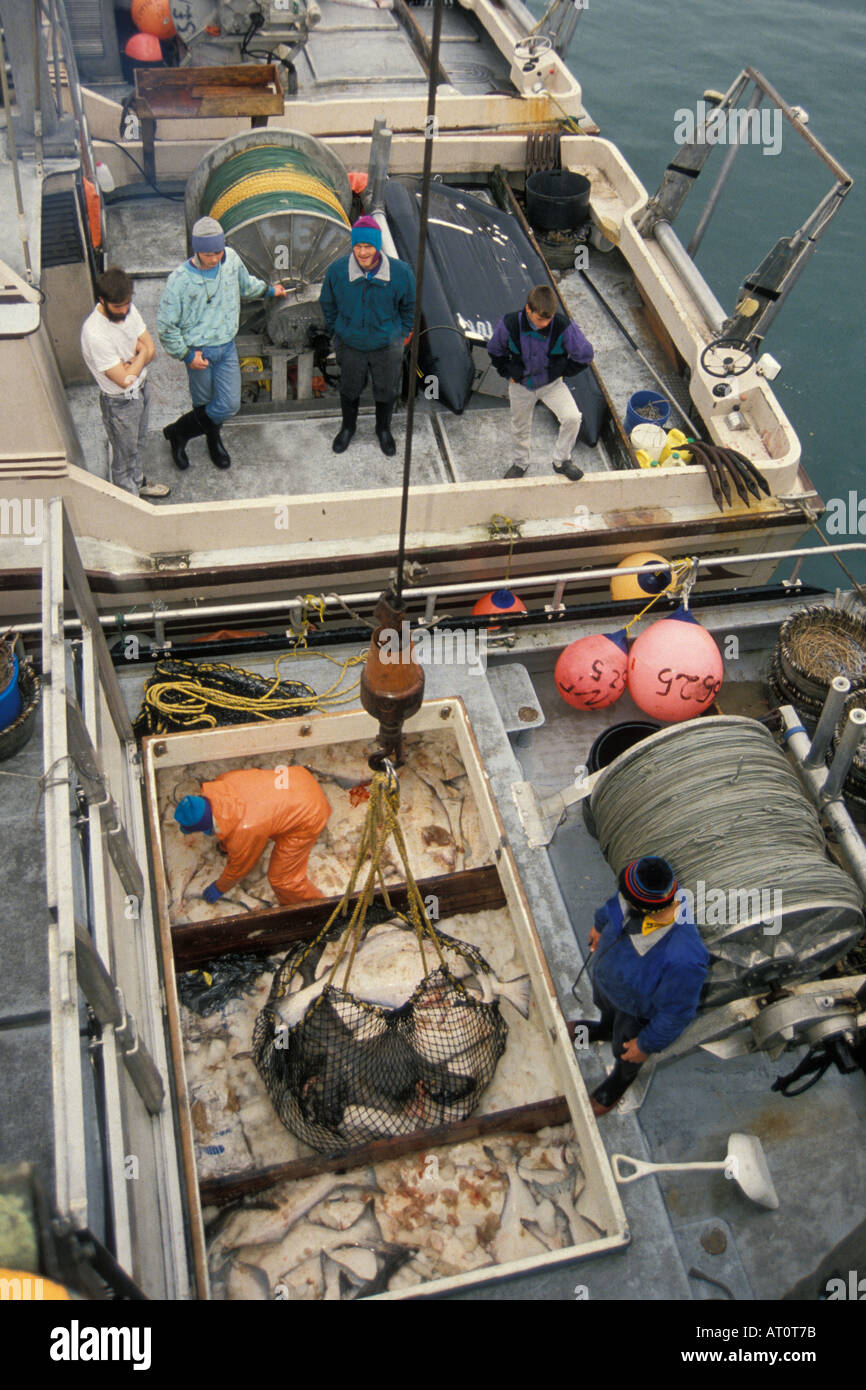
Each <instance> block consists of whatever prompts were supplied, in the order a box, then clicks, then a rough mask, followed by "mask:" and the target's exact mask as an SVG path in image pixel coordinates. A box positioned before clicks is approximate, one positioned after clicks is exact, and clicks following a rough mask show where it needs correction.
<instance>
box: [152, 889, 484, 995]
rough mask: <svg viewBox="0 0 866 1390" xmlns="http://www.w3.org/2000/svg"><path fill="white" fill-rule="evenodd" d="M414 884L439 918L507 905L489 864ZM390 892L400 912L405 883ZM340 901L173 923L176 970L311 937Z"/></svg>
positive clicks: (377, 897) (377, 898) (378, 897)
mask: <svg viewBox="0 0 866 1390" xmlns="http://www.w3.org/2000/svg"><path fill="white" fill-rule="evenodd" d="M417 882H418V888H419V891H420V893H421V896H422V898H425V899H426V898H428V897H430V896H431V895H432V896H433V897H436V898H438V899H439V913H438V915H439V917H440V918H444V917H451V916H453V915H454V914H455V913H457V912H482V911H484V910H485V909H486V908H497V907H504V906H505V894H504V892H503V890H502V884H501V883H500V881H499V873H498V871H497V869H496V867H495V866H494V865H492V864H485V865H483V866H482V867H481V868H478V869H463V870H461V872H460V873H456V874H443V875H441V876H439V877H436V878H422V879H418V881H417ZM359 896H360V895H359V894H358V893H355V894H353V896H352V898H351V899H350V907H354V905H355V903H356V902H357V900H358V897H359ZM388 896H389V898H390V899H391V902H392V904H393V905H394V907H395V908H397V909H398V910H399V911H401V912H403V911H405V910H406V903H407V890H406V887H405V885H400V884H398V885H395V886H394V887H390V886H389V888H388ZM339 901H340V899H339V898H321V899H318V900H316V901H315V902H305V903H301V904H299V905H298V906H297V907H271V908H265V909H264V910H263V911H262V912H246V913H244V914H243V915H239V916H237V917H222V918H220V919H218V920H216V921H213V922H194V923H191V924H190V925H188V926H181V927H172V930H171V940H172V948H173V951H174V965H175V969H176V970H194V969H195V967H196V966H198V965H201V964H202V962H204V961H209V960H215V959H216V958H217V957H218V956H222V955H230V954H232V953H234V952H237V951H256V952H262V953H263V954H270V953H271V952H273V951H278V950H281V949H283V948H284V947H287V946H290V945H291V944H292V942H294V941H310V940H312V938H313V937H314V936H315V935H316V933H317V932H320V931H321V930H322V927H323V926H324V925H325V923H326V922H327V920H328V918H329V917H330V915H331V913H332V912H333V911H334V908H335V907H336V906H337V903H338V902H339ZM374 901H375V902H377V903H381V902H382V894H381V892H380V891H377V892H376V894H375V897H374Z"/></svg>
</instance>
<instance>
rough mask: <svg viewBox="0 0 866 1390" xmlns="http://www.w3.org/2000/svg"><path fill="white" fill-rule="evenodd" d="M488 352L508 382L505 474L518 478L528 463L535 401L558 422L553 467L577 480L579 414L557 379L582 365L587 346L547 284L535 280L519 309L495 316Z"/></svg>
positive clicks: (586, 357)
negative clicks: (510, 451) (574, 454)
mask: <svg viewBox="0 0 866 1390" xmlns="http://www.w3.org/2000/svg"><path fill="white" fill-rule="evenodd" d="M487 351H488V352H489V353H490V357H491V360H492V362H493V365H494V367H495V368H496V370H497V371H498V373H499V375H500V376H502V377H505V378H506V380H507V381H508V399H509V402H510V404H511V432H512V436H513V439H514V462H513V463H512V465H511V467H510V468H509V470H508V472H507V473H506V474H505V477H506V478H522V477H523V475H524V473H525V472H526V470H527V468H528V467H529V448H530V441H531V438H532V412H533V410H534V409H535V402H536V401H544V404H545V405H546V406H547V407H548V408H549V409H550V410H552V411H553V413H554V415H555V416H556V418H557V420H558V421H559V434H558V435H557V438H556V445H555V454H554V458H553V471H554V472H555V473H562V474H564V476H565V477H566V478H570V479H571V480H572V482H575V483H577V482H579V481H580V479H581V478H582V477H583V471H582V469H580V468H578V467H577V464H575V463H572V461H571V451H572V449H573V448H574V442H575V440H576V439H577V435H578V431H579V429H580V421H581V414H580V411H579V410H578V408H577V406H576V404H575V401H574V397H573V396H572V394H571V392H570V391H569V389H568V387H567V386H566V384H565V382H564V381H563V379H562V378H563V377H566V376H577V374H578V373H579V372H583V371H585V370H586V368H587V367H588V366H589V364H590V362H591V361H592V355H593V354H592V346H591V344H590V343H589V342H587V340H586V338H585V337H584V336H583V334H582V333H581V331H580V329H579V328H578V326H577V324H576V323H572V322H571V320H570V319H567V318H566V317H565V315H564V314H560V313H557V299H556V295H555V294H554V292H553V290H552V289H551V287H550V286H549V285H536V286H535V289H534V290H532V291H530V294H529V298H528V299H527V301H526V307H525V308H524V309H523V310H521V311H520V312H519V313H516V314H506V315H505V317H504V318H501V319H500V320H499V322H498V324H497V325H496V328H495V329H494V331H493V337H492V338H491V339H490V342H489V343H488V344H487Z"/></svg>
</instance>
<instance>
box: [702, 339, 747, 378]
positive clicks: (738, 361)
mask: <svg viewBox="0 0 866 1390" xmlns="http://www.w3.org/2000/svg"><path fill="white" fill-rule="evenodd" d="M700 361H701V367H702V368H703V370H704V371H705V372H706V374H707V376H715V377H726V376H743V374H744V373H745V372H747V371H748V370H749V368H750V367H752V366H754V364H755V354H754V351H753V349H752V348H750V347H749V345H748V343H745V342H743V341H742V339H740V338H714V339H713V341H712V342H711V343H707V346H706V347H705V348H704V350H703V352H702V353H701V359H700Z"/></svg>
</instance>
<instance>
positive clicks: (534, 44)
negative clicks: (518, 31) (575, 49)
mask: <svg viewBox="0 0 866 1390" xmlns="http://www.w3.org/2000/svg"><path fill="white" fill-rule="evenodd" d="M552 49H553V43H552V41H551V40H550V39H549V38H548V37H547V35H546V34H530V35H528V36H527V37H526V38H525V39H518V41H517V43H516V44H515V45H514V59H515V62H517V63H526V64H527V65H529V66H531V67H535V65H536V63H537V62H538V60H539V58H543V57H544V56H545V55H546V54H547V53H550V52H551V51H552ZM526 70H527V68H524V69H523V71H524V72H526Z"/></svg>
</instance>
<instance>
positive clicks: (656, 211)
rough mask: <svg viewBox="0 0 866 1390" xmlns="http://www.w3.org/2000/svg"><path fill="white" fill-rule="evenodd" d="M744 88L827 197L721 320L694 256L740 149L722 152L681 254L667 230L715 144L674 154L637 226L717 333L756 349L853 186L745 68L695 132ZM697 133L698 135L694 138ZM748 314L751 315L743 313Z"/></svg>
mask: <svg viewBox="0 0 866 1390" xmlns="http://www.w3.org/2000/svg"><path fill="white" fill-rule="evenodd" d="M750 84H751V85H752V92H751V95H750V97H749V100H748V103H747V106H746V110H747V111H749V112H751V111H756V110H757V109H758V107H759V106H760V105H761V102H762V100H763V99H764V97H767V98H768V99H769V101H770V102H771V103H772V105H773V106H775V107H776V109H777V110H779V111H781V112H782V115H783V116H784V117H785V120H786V121H787V122H788V123H789V125H790V126H791V127H792V128H793V129H794V131H795V132H796V134H797V135H798V136H800V137H801V138H802V139H803V140H805V142H806V144H807V145H808V146H809V148H810V149H811V150H812V151H813V152H814V153H815V154H817V155H818V157H819V159H821V160H822V162H823V163H824V164H825V165H826V166H827V168H828V169H829V171H830V173H831V174H832V175H833V179H834V184H833V187H832V188H831V189H830V191H829V192H828V193H827V194H825V195H824V197H823V198H822V199H821V200H820V202H819V203H818V205H817V206H816V207H815V208H814V210H813V211H812V212H811V213H810V215H809V216H808V217H807V218H806V220H805V222H804V223H803V224H802V226H800V227H798V228H797V230H796V231H795V232H794V233H793V235H792V236H790V237H781V238H780V239H779V240H778V241H777V242H776V244H775V246H773V247H771V249H770V251H769V252H768V253H767V255H766V256H765V257H764V259H763V260H762V262H761V264H760V265H759V266H758V268H757V269H756V270H755V271H753V273H752V274H751V275H750V276H748V277H747V278H746V279H745V280H744V281H743V284H742V285H741V287H740V291H739V293H738V295H737V305H736V308H735V310H734V312H733V313H732V314H730V315H728V316H727V317H726V316H725V312H724V310H723V309H722V307H721V305H720V304H719V302H718V300H717V299H716V297H715V295H714V294H713V292H712V290H711V289H710V287H709V285H708V284H707V282H706V280H705V279H704V277H703V276H702V275H701V273H700V271H699V270H698V269H697V267H696V266H695V264H694V261H693V260H692V257H693V256H694V255H695V253H696V251H697V250H698V247H699V246H700V244H701V241H702V240H703V236H704V233H705V231H706V229H707V226H708V225H709V222H710V218H711V217H712V215H713V213H714V211H715V209H716V206H717V204H718V201H719V198H720V197H721V193H722V190H723V188H724V186H725V184H726V182H727V180H728V176H729V175H730V172H731V169H732V168H733V164H734V160H735V159H736V157H737V154H738V153H739V150H740V145H739V144H731V145H730V146H729V147H728V150H727V153H726V155H725V158H724V160H723V162H722V167H721V169H720V170H719V173H718V176H717V178H716V181H715V183H714V184H713V186H712V188H711V189H710V192H709V195H708V197H707V201H706V204H705V205H704V208H703V211H702V213H701V216H700V218H699V220H698V224H697V227H696V228H695V231H694V234H693V236H692V238H691V241H690V242H689V245H688V248H685V247H683V245H682V244H681V242H680V241H679V238H678V237H677V235H676V233H675V232H674V230H673V227H672V226H671V223H672V222H673V221H674V220H675V218H676V217H677V215H678V214H679V212H680V209H681V208H682V206H683V203H684V202H685V200H686V197H687V195H688V193H689V190H690V189H691V188H692V187H693V186H694V184H695V181H696V179H697V177H698V175H699V174H700V173H701V171H702V169H703V167H704V165H705V164H706V162H707V160H708V158H709V156H710V152H711V150H712V149H713V145H712V144H708V143H706V142H705V141H699V140H697V139H694V140H691V141H690V142H688V143H687V144H685V145H683V146H681V147H680V148H679V149H678V150H677V153H676V154H675V155H674V158H673V159H672V160H671V162H670V164H669V165H668V166H667V168H666V169H665V172H664V174H663V176H662V181H661V183H660V184H659V186H658V189H657V190H656V192H655V193H654V194H653V196H652V197H651V198H650V200H649V202H648V203H647V206H646V208H645V209H644V211H643V213H642V214H641V216H640V218H639V219H638V223H637V227H638V231H639V232H640V233H641V235H642V236H644V237H648V236H654V237H655V239H656V240H657V241H658V243H659V245H660V246H661V247H662V249H663V250H664V252H665V254H666V255H667V256H668V259H669V260H671V262H672V263H673V264H674V265H675V266H676V268H677V270H678V271H679V273H680V275H681V276H682V277H683V279H684V281H685V282H686V284H687V285H688V288H689V289H690V291H691V292H692V294H693V295H694V296H695V298H696V300H697V302H698V304H699V305H700V307H701V309H702V311H703V313H704V316H705V318H706V320H707V322H708V323H709V325H710V327H711V328H712V330H713V332H714V333H715V334H717V335H721V336H723V337H726V338H734V339H738V340H742V341H743V342H744V343H749V344H752V345H756V344H758V343H760V342H761V340H762V339H763V337H764V335H765V333H766V331H767V329H768V328H769V326H770V324H771V323H772V321H773V319H774V318H775V317H776V315H777V313H778V312H779V310H780V308H781V307H782V304H783V303H784V301H785V299H786V298H787V296H788V294H789V292H790V290H791V289H792V288H793V285H794V283H795V282H796V280H797V279H798V278H799V276H800V275H801V274H802V272H803V270H804V268H805V264H806V261H807V260H808V258H809V257H810V256H811V255H812V254H813V252H814V251H816V250H817V247H818V242H819V241H820V239H821V237H822V236H823V235H824V232H825V231H826V229H827V227H828V225H829V223H830V221H831V220H832V218H833V217H834V216H835V215H836V213H837V212H838V211H839V208H840V206H841V203H842V200H843V198H844V197H845V196H846V194H847V193H848V192H849V191H850V189H851V188H852V186H853V182H854V180H853V179H852V178H851V175H850V174H849V173H848V172H847V171H846V170H845V169H843V167H842V165H841V164H839V162H838V161H837V160H835V159H834V158H833V156H832V155H831V154H830V152H829V150H827V149H826V148H825V146H824V145H822V144H821V142H820V140H817V139H816V138H815V136H814V135H812V133H811V131H808V130H807V129H806V126H805V124H804V123H803V121H802V120H801V119H800V115H799V108H796V107H791V106H789V105H788V103H787V102H786V101H785V100H784V99H783V98H782V97H781V96H780V95H779V93H778V92H777V91H776V89H775V87H773V86H772V85H771V84H770V83H769V82H768V81H767V79H766V78H765V77H764V75H763V73H761V72H759V71H758V70H757V69H756V68H752V67H745V68H743V70H742V72H741V73H740V74H739V76H738V77H737V78H735V80H734V81H733V82H732V83H731V86H730V87H729V88H728V90H727V92H726V93H725V95H724V97H723V98H722V100H721V102H719V104H718V105H716V106H713V107H712V108H711V110H710V111H708V113H707V118H706V120H705V122H704V126H703V127H702V128H701V131H703V130H704V129H705V128H706V126H707V124H708V123H709V121H710V120H712V119H714V118H715V117H716V115H717V113H718V112H719V111H723V112H725V113H727V112H729V111H731V110H732V109H733V108H734V107H735V106H736V104H737V103H738V102H739V101H740V99H741V98H742V97H743V96H744V95H745V93H746V91H747V90H748V88H749V86H750ZM698 133H699V132H697V131H696V132H695V135H696V136H697V135H698ZM747 309H750V310H751V312H747Z"/></svg>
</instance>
